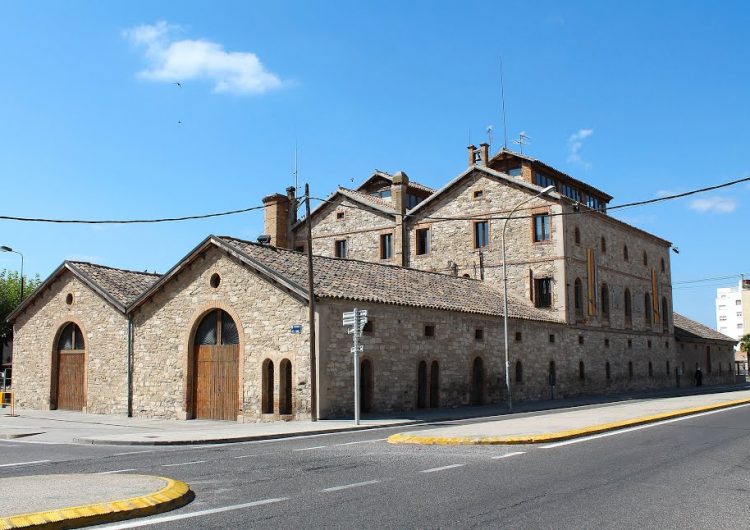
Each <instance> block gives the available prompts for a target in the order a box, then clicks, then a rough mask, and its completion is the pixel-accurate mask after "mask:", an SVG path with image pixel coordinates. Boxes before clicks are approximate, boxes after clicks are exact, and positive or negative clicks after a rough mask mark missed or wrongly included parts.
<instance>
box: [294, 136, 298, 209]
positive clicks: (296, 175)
mask: <svg viewBox="0 0 750 530" xmlns="http://www.w3.org/2000/svg"><path fill="white" fill-rule="evenodd" d="M298 177H299V172H298V171H297V139H296V138H295V140H294V194H295V195H297V191H298V190H299V184H298V182H297V180H298Z"/></svg>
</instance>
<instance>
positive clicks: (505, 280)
mask: <svg viewBox="0 0 750 530" xmlns="http://www.w3.org/2000/svg"><path fill="white" fill-rule="evenodd" d="M554 189H555V187H554V186H547V187H546V188H544V189H543V190H542V191H540V192H539V193H537V194H536V195H534V196H533V197H530V198H528V199H526V200H524V201H521V202H519V203H518V204H516V206H515V208H513V209H512V210H511V211H510V213H509V214H508V216H507V217H506V218H505V222H504V223H503V321H504V322H503V327H504V330H503V331H504V332H503V335H504V337H505V388H506V390H507V391H508V410H509V411H512V410H513V394H511V388H510V362H509V361H508V270H507V267H506V263H505V229H506V228H507V227H508V221H510V218H511V217H513V214H514V213H516V210H518V209H519V208H520V207H521V206H523V205H524V204H526V203H527V202H530V201H533V200H534V199H536V198H538V197H541V196H543V195H547V194H548V193H549V192H550V191H552V190H554Z"/></svg>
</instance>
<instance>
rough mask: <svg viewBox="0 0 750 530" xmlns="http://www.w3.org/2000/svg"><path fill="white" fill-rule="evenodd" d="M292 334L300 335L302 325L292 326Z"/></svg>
mask: <svg viewBox="0 0 750 530" xmlns="http://www.w3.org/2000/svg"><path fill="white" fill-rule="evenodd" d="M292 333H294V334H295V335H296V334H298V333H302V325H301V324H294V325H293V326H292Z"/></svg>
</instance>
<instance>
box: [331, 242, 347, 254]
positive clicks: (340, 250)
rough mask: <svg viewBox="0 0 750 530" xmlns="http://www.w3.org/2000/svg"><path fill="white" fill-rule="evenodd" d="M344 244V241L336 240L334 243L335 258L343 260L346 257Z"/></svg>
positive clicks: (345, 245)
mask: <svg viewBox="0 0 750 530" xmlns="http://www.w3.org/2000/svg"><path fill="white" fill-rule="evenodd" d="M346 243H347V242H346V239H337V240H336V242H335V243H334V251H335V256H336V257H337V258H345V257H346V256H347V252H346V251H347V248H346V247H347V244H346Z"/></svg>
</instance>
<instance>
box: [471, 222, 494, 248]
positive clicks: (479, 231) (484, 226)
mask: <svg viewBox="0 0 750 530" xmlns="http://www.w3.org/2000/svg"><path fill="white" fill-rule="evenodd" d="M489 244H490V223H489V221H474V248H485V247H488V246H489Z"/></svg>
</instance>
